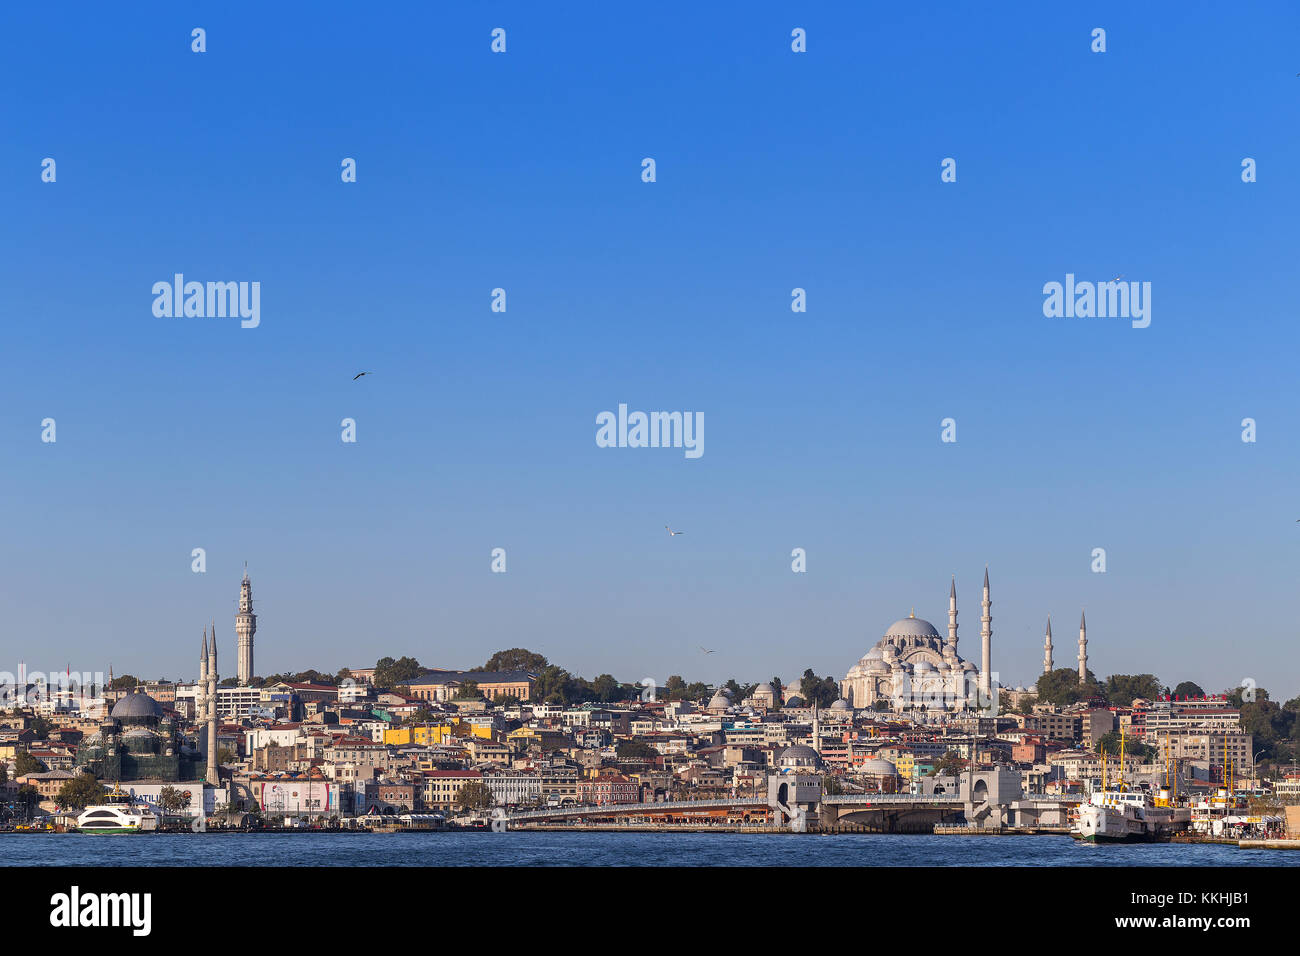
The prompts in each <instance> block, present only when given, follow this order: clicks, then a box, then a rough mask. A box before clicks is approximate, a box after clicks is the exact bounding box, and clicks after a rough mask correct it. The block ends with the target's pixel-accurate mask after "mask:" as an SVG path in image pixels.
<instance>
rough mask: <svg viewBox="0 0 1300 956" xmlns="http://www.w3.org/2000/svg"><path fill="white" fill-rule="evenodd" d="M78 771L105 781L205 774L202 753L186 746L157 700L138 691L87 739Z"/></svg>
mask: <svg viewBox="0 0 1300 956" xmlns="http://www.w3.org/2000/svg"><path fill="white" fill-rule="evenodd" d="M215 726H216V724H215V722H214V723H213V728H214V730H215ZM214 739H215V738H214ZM213 757H214V759H215V754H214V755H213ZM76 768H77V769H78V770H89V771H90V772H91V773H93V774H94V775H95V776H96V777H98V778H100V779H101V780H113V781H129V780H163V781H179V780H196V779H198V778H199V777H200V776H202V773H203V755H202V754H201V753H199V752H198V751H197V750H195V749H194V748H192V747H189V746H188V745H186V744H185V742H184V741H183V739H182V737H181V735H180V733H179V731H178V728H177V727H176V723H175V721H174V720H173V719H172V718H171V717H170V716H168V715H167V714H166V713H165V712H164V711H163V709H162V708H161V707H160V706H159V705H158V702H157V701H155V700H154V699H153V698H152V697H150V696H149V695H148V694H146V693H144V692H143V691H139V690H137V691H135V692H134V693H131V694H127V695H126V696H125V697H123V698H122V699H121V700H119V701H118V702H117V703H116V704H114V705H113V710H112V712H111V715H110V718H109V720H108V721H107V722H105V723H104V724H103V725H101V726H100V727H99V729H98V730H96V731H95V732H94V733H91V734H88V735H87V736H86V737H84V738H82V741H81V744H80V746H78V748H77V759H76Z"/></svg>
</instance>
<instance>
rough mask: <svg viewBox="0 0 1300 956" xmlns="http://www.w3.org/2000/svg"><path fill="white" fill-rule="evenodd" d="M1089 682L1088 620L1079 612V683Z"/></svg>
mask: <svg viewBox="0 0 1300 956" xmlns="http://www.w3.org/2000/svg"><path fill="white" fill-rule="evenodd" d="M1087 682H1088V622H1087V621H1086V620H1085V619H1084V614H1083V612H1082V611H1080V612H1079V683H1080V684H1086V683H1087Z"/></svg>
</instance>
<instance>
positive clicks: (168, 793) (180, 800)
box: [158, 787, 190, 816]
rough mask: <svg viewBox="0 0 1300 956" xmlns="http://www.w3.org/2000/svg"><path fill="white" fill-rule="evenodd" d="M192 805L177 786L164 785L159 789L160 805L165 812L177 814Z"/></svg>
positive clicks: (172, 814)
mask: <svg viewBox="0 0 1300 956" xmlns="http://www.w3.org/2000/svg"><path fill="white" fill-rule="evenodd" d="M189 805H190V801H189V800H187V799H186V797H185V794H183V793H181V791H179V790H177V789H176V788H175V787H163V788H162V789H161V790H159V791H158V806H159V807H160V808H161V809H162V811H163V813H165V814H168V815H171V816H175V815H176V814H178V813H180V812H181V811H182V810H184V809H186V808H187V807H188V806H189Z"/></svg>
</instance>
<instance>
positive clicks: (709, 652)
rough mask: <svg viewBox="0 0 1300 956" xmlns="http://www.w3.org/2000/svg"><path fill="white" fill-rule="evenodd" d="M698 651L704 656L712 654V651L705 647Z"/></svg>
mask: <svg viewBox="0 0 1300 956" xmlns="http://www.w3.org/2000/svg"><path fill="white" fill-rule="evenodd" d="M700 650H702V651H703V652H704V653H705V654H712V653H713V651H711V650H709V649H708V648H707V647H701V648H700Z"/></svg>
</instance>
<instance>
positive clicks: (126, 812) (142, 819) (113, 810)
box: [77, 789, 158, 834]
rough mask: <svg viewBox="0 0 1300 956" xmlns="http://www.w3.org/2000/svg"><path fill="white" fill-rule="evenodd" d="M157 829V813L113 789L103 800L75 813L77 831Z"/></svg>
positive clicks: (126, 831)
mask: <svg viewBox="0 0 1300 956" xmlns="http://www.w3.org/2000/svg"><path fill="white" fill-rule="evenodd" d="M157 829H158V815H157V814H156V813H154V812H153V811H152V810H150V809H149V808H148V807H144V806H136V805H135V804H134V803H132V801H131V797H130V796H129V795H127V794H125V793H122V791H121V790H118V789H114V790H113V792H112V793H110V794H108V795H107V796H105V797H104V802H103V803H99V804H96V805H95V806H93V807H86V809H85V810H83V811H81V813H79V814H77V832H78V833H101V834H119V833H141V832H147V831H150V830H157Z"/></svg>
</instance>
